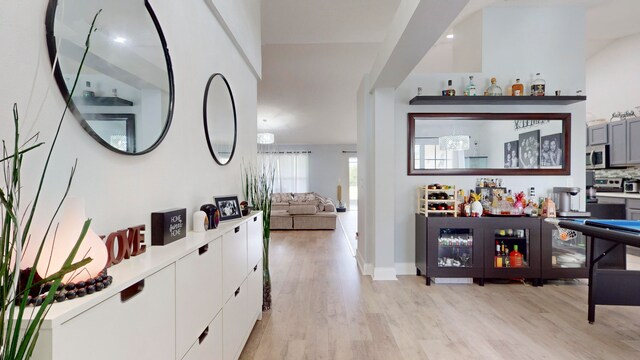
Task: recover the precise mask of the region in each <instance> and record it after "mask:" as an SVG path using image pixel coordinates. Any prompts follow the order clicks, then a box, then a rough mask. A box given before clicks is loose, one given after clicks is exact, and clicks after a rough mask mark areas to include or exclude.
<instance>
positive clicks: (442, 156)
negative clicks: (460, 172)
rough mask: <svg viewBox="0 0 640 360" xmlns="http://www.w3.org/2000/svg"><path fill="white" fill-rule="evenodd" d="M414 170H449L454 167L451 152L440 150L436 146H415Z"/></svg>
mask: <svg viewBox="0 0 640 360" xmlns="http://www.w3.org/2000/svg"><path fill="white" fill-rule="evenodd" d="M414 153H415V158H414V159H413V161H414V167H415V168H416V169H451V168H455V166H454V156H453V155H454V154H453V150H440V146H439V145H438V144H420V145H415V151H414Z"/></svg>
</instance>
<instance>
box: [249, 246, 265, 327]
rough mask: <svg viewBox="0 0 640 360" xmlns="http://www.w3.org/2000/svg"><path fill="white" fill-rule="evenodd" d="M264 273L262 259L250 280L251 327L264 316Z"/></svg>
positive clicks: (254, 268)
mask: <svg viewBox="0 0 640 360" xmlns="http://www.w3.org/2000/svg"><path fill="white" fill-rule="evenodd" d="M262 273H263V271H262V259H260V261H258V263H257V264H256V265H254V266H253V268H252V269H251V273H250V274H249V279H248V285H249V304H248V309H249V310H248V311H247V312H248V313H249V326H250V327H252V326H253V324H252V322H253V321H255V319H256V318H258V319H260V318H261V317H260V315H261V314H262V285H263V283H264V281H263V278H262Z"/></svg>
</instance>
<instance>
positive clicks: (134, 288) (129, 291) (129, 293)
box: [120, 279, 144, 302]
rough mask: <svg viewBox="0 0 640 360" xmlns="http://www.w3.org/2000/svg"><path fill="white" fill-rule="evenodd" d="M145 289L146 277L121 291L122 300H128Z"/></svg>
mask: <svg viewBox="0 0 640 360" xmlns="http://www.w3.org/2000/svg"><path fill="white" fill-rule="evenodd" d="M142 290H144V279H142V280H140V281H138V282H137V283H135V284H133V285H131V286H129V287H128V288H126V289H124V290H122V291H120V302H127V301H129V300H131V299H132V298H133V297H134V296H136V295H138V294H140V293H141V292H142Z"/></svg>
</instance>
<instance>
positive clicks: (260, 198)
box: [242, 155, 276, 311]
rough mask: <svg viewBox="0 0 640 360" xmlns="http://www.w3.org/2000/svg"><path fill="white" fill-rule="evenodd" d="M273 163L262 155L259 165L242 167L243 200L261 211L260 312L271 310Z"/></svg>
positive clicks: (267, 156) (266, 156)
mask: <svg viewBox="0 0 640 360" xmlns="http://www.w3.org/2000/svg"><path fill="white" fill-rule="evenodd" d="M275 174H276V171H275V163H274V162H273V161H271V159H270V158H269V155H263V156H262V161H261V164H259V165H250V166H246V165H245V166H243V169H242V190H243V193H244V198H245V200H246V201H247V202H249V204H251V206H252V208H253V209H254V210H258V211H262V226H263V232H262V242H263V247H262V264H263V296H262V310H263V311H265V310H269V309H271V274H270V273H269V241H270V235H271V195H272V194H273V182H274V179H275Z"/></svg>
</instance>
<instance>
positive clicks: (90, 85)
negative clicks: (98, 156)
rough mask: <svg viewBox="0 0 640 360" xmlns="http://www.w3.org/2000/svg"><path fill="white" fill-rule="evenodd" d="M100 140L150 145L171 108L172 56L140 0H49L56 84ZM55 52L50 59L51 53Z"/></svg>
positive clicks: (112, 145) (133, 149) (113, 145)
mask: <svg viewBox="0 0 640 360" xmlns="http://www.w3.org/2000/svg"><path fill="white" fill-rule="evenodd" d="M100 9H102V12H101V13H100V15H99V16H98V19H97V21H96V31H95V32H93V33H92V35H91V39H90V46H89V51H88V53H87V55H86V58H85V60H84V63H83V65H82V69H81V71H80V74H79V77H78V82H77V85H76V88H75V90H74V91H73V95H72V97H71V101H70V109H71V110H72V111H73V113H74V114H75V116H76V118H77V119H78V120H79V121H80V124H81V125H82V127H83V128H84V129H85V130H86V131H87V132H88V133H89V134H91V136H93V138H94V139H96V140H97V141H98V142H99V143H100V144H102V145H104V146H105V147H107V148H108V149H110V150H113V151H115V152H117V153H121V154H130V155H140V154H144V153H147V152H149V151H151V150H153V149H154V148H156V147H157V146H158V145H159V144H160V142H161V141H162V139H163V138H164V136H165V135H166V133H167V131H168V129H169V125H170V124H171V117H172V114H173V96H174V94H173V73H172V69H171V59H170V58H169V52H168V50H167V46H166V42H165V39H164V35H163V34H162V30H161V28H160V25H159V24H158V20H157V18H156V16H155V14H154V13H153V9H152V8H151V5H150V4H149V3H148V1H144V0H135V1H134V0H110V1H101V0H50V1H49V7H48V9H47V18H46V28H47V45H48V48H49V56H50V58H51V63H52V64H53V65H54V66H55V68H54V73H55V78H56V82H57V83H58V87H59V88H60V91H61V92H62V95H63V97H64V98H65V99H68V98H69V94H70V93H71V92H72V89H73V86H74V81H75V80H76V74H77V73H78V69H79V67H80V64H81V61H82V58H83V54H84V50H85V42H86V38H87V34H88V32H89V29H90V27H91V22H92V21H93V18H94V16H95V14H96V13H97V12H98V11H99V10H100ZM56 60H57V61H56Z"/></svg>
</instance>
